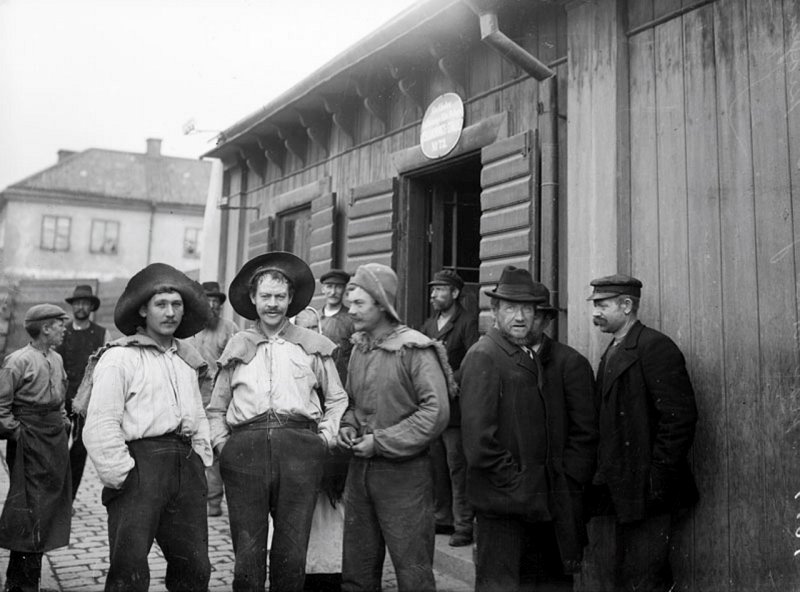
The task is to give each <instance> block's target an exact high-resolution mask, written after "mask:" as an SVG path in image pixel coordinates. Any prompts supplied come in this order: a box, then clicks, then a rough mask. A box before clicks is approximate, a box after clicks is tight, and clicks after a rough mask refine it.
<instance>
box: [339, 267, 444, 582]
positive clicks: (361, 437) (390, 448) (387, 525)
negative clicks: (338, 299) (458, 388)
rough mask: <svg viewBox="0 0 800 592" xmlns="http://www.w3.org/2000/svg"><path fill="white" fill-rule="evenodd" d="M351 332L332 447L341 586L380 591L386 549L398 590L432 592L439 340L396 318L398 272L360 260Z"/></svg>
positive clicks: (440, 416)
mask: <svg viewBox="0 0 800 592" xmlns="http://www.w3.org/2000/svg"><path fill="white" fill-rule="evenodd" d="M347 290H348V300H349V302H350V315H351V316H352V317H353V323H354V325H355V328H356V331H357V333H355V334H354V335H353V343H354V348H353V354H352V357H351V359H350V366H349V368H348V372H347V389H348V393H349V395H350V406H349V407H348V409H347V413H346V414H345V417H344V418H343V419H342V427H341V429H340V430H339V445H340V447H342V448H344V449H346V450H349V451H351V452H352V454H353V458H352V460H351V461H350V469H349V471H348V474H347V483H346V485H345V492H344V500H345V508H344V515H345V525H344V549H343V556H342V590H345V591H351V592H353V591H356V590H380V588H381V571H382V569H383V562H384V557H385V554H386V548H387V547H388V549H389V555H390V556H391V558H392V563H393V564H394V568H395V573H396V575H397V585H398V589H399V590H400V592H412V591H413V592H423V591H426V590H434V589H435V587H436V583H435V581H434V577H433V550H434V527H435V521H434V517H433V475H432V474H431V466H430V458H429V457H428V448H429V446H430V443H431V442H432V441H433V440H434V439H435V438H436V437H437V436H439V434H441V433H442V431H443V430H444V428H445V426H446V425H447V417H448V412H449V404H448V388H449V389H450V390H451V391H452V390H453V389H454V388H455V385H454V383H453V382H452V375H451V374H450V371H449V367H448V365H447V357H446V353H445V352H444V348H443V347H442V345H441V344H440V343H438V342H436V341H433V340H431V339H429V338H428V337H425V336H424V335H422V334H421V333H420V332H418V331H415V330H413V329H410V328H409V327H407V326H405V325H403V324H402V323H401V322H400V317H399V316H398V314H397V311H396V310H395V297H396V295H397V275H396V274H395V272H394V270H392V269H391V268H390V267H388V266H386V265H382V264H380V263H367V264H365V265H362V266H360V267H359V268H358V269H357V270H356V273H355V276H353V278H352V279H351V280H350V284H349V285H348V288H347Z"/></svg>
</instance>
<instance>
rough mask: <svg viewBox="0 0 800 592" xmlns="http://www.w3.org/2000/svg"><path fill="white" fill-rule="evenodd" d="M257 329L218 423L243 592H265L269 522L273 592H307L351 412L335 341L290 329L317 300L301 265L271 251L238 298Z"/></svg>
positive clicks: (220, 400) (253, 266) (214, 404)
mask: <svg viewBox="0 0 800 592" xmlns="http://www.w3.org/2000/svg"><path fill="white" fill-rule="evenodd" d="M228 295H229V297H230V302H231V306H233V308H234V310H235V311H236V312H238V313H239V314H240V315H242V316H243V317H244V318H246V319H250V320H253V321H256V324H255V327H254V328H252V329H248V330H245V331H241V332H239V333H237V334H236V335H235V336H234V337H233V338H232V339H231V340H230V342H229V343H228V346H227V347H226V348H225V351H224V352H223V353H222V357H221V358H220V359H219V362H218V366H219V371H218V374H217V378H216V382H215V384H214V392H213V394H212V396H211V403H210V405H209V406H208V416H209V421H210V423H211V441H212V443H213V445H214V448H215V450H216V451H217V453H218V454H219V461H220V469H221V471H222V478H223V481H224V482H225V491H226V495H227V498H228V512H229V515H230V523H231V537H232V539H233V549H234V553H235V555H236V565H235V567H234V574H233V587H234V589H235V590H263V589H264V583H265V574H266V567H267V564H266V559H267V556H266V555H267V535H268V526H269V517H270V516H271V517H272V519H273V520H274V534H273V537H272V546H271V550H270V561H269V580H270V590H282V591H287V592H290V591H298V592H299V591H300V590H302V589H303V581H304V577H305V565H306V550H307V545H308V537H309V532H310V529H311V519H312V516H313V512H314V506H315V504H316V498H317V492H318V490H319V488H320V482H321V480H322V467H323V462H324V460H325V457H326V456H327V454H328V450H329V449H330V448H331V447H333V445H334V444H335V442H336V433H337V431H338V429H339V421H340V419H341V417H342V414H343V413H344V410H345V408H346V407H347V395H346V394H345V392H344V389H343V388H342V385H341V382H340V380H339V374H338V373H337V371H336V365H335V364H334V361H333V357H332V355H333V352H334V349H335V347H336V346H335V345H334V344H333V342H332V341H331V340H330V339H328V338H326V337H324V336H323V335H320V334H319V333H316V332H314V331H311V330H309V329H304V328H302V327H298V326H296V325H294V324H292V323H290V322H289V318H288V317H293V316H295V315H296V314H297V313H299V312H300V311H302V310H303V309H304V308H305V307H306V306H307V305H308V303H309V301H310V300H311V297H312V296H313V295H314V276H313V275H312V273H311V270H310V269H309V267H308V265H306V263H305V262H304V261H303V260H302V259H300V258H299V257H297V256H295V255H293V254H291V253H285V252H271V253H265V254H263V255H259V256H257V257H254V258H253V259H251V260H250V261H248V262H247V263H245V264H244V266H243V267H242V269H240V270H239V272H238V273H237V275H236V277H235V278H234V279H233V281H232V282H231V286H230V289H229V290H228Z"/></svg>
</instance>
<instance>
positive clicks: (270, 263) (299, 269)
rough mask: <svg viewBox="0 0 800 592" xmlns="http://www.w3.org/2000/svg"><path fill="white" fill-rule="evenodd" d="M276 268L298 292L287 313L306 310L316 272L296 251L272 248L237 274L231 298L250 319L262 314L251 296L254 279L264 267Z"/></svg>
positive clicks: (312, 290)
mask: <svg viewBox="0 0 800 592" xmlns="http://www.w3.org/2000/svg"><path fill="white" fill-rule="evenodd" d="M269 269H273V270H275V271H279V272H281V273H282V274H283V275H285V276H286V277H287V278H289V280H290V281H291V282H292V287H293V288H294V295H293V296H292V302H291V303H290V304H289V309H288V310H287V311H286V316H287V317H293V316H295V315H296V314H297V313H298V312H300V311H301V310H303V309H304V308H305V307H306V306H308V303H309V302H311V299H312V298H313V297H314V289H315V286H314V274H313V273H311V268H310V267H309V266H308V264H306V262H305V261H303V260H302V259H300V257H298V256H297V255H295V254H293V253H287V252H286V251H272V252H271V253H264V254H263V255H258V256H256V257H253V258H252V259H250V261H248V262H247V263H245V264H244V265H243V266H242V268H241V269H240V270H239V273H237V274H236V277H235V278H233V281H232V282H231V287H230V288H229V289H228V296H229V297H230V299H231V306H232V307H233V310H235V311H236V312H238V313H239V314H240V315H242V316H243V317H244V318H246V319H250V320H251V321H254V320H256V319H257V318H258V312H257V311H256V306H255V304H253V302H252V300H250V279H251V278H252V277H253V276H254V275H255V274H256V273H259V272H261V271H266V270H269Z"/></svg>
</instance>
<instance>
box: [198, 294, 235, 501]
mask: <svg viewBox="0 0 800 592" xmlns="http://www.w3.org/2000/svg"><path fill="white" fill-rule="evenodd" d="M202 286H203V291H204V292H205V293H206V298H207V299H208V307H209V308H210V309H211V316H210V317H209V319H208V323H206V326H205V327H204V328H203V330H202V331H199V332H197V333H195V334H194V335H193V336H191V337H189V339H188V341H189V343H191V344H192V345H193V346H194V347H195V348H197V351H199V352H200V355H201V356H203V359H204V360H205V361H206V363H207V364H208V374H209V376H208V380H204V381H203V382H202V383H201V384H200V394H201V395H202V396H203V406H204V407H206V406H208V404H209V402H211V388H212V386H213V384H214V377H215V376H216V373H217V360H218V359H219V357H220V356H221V355H222V352H223V351H224V350H225V346H226V345H228V342H229V341H230V340H231V337H233V336H234V335H236V333H238V332H239V327H237V326H236V323H234V322H233V321H231V320H229V319H225V318H222V316H221V312H222V305H223V304H225V301H226V300H227V297H226V296H225V294H224V293H223V292H222V291H221V290H220V287H219V283H218V282H203V284H202ZM206 480H207V481H208V515H209V516H221V515H222V496H223V495H224V493H225V492H224V487H223V485H222V475H221V474H220V472H219V459H217V458H214V464H213V465H211V466H210V467H208V468H207V469H206Z"/></svg>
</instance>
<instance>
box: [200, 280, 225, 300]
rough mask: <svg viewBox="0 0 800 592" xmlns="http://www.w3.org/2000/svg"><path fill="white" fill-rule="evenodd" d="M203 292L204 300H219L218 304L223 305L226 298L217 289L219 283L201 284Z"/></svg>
mask: <svg viewBox="0 0 800 592" xmlns="http://www.w3.org/2000/svg"><path fill="white" fill-rule="evenodd" d="M202 285H203V291H205V293H206V298H208V297H214V298H219V303H220V304H225V301H226V300H227V299H228V297H227V296H226V295H225V293H224V292H222V291H221V290H220V289H219V282H203V284H202Z"/></svg>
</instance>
